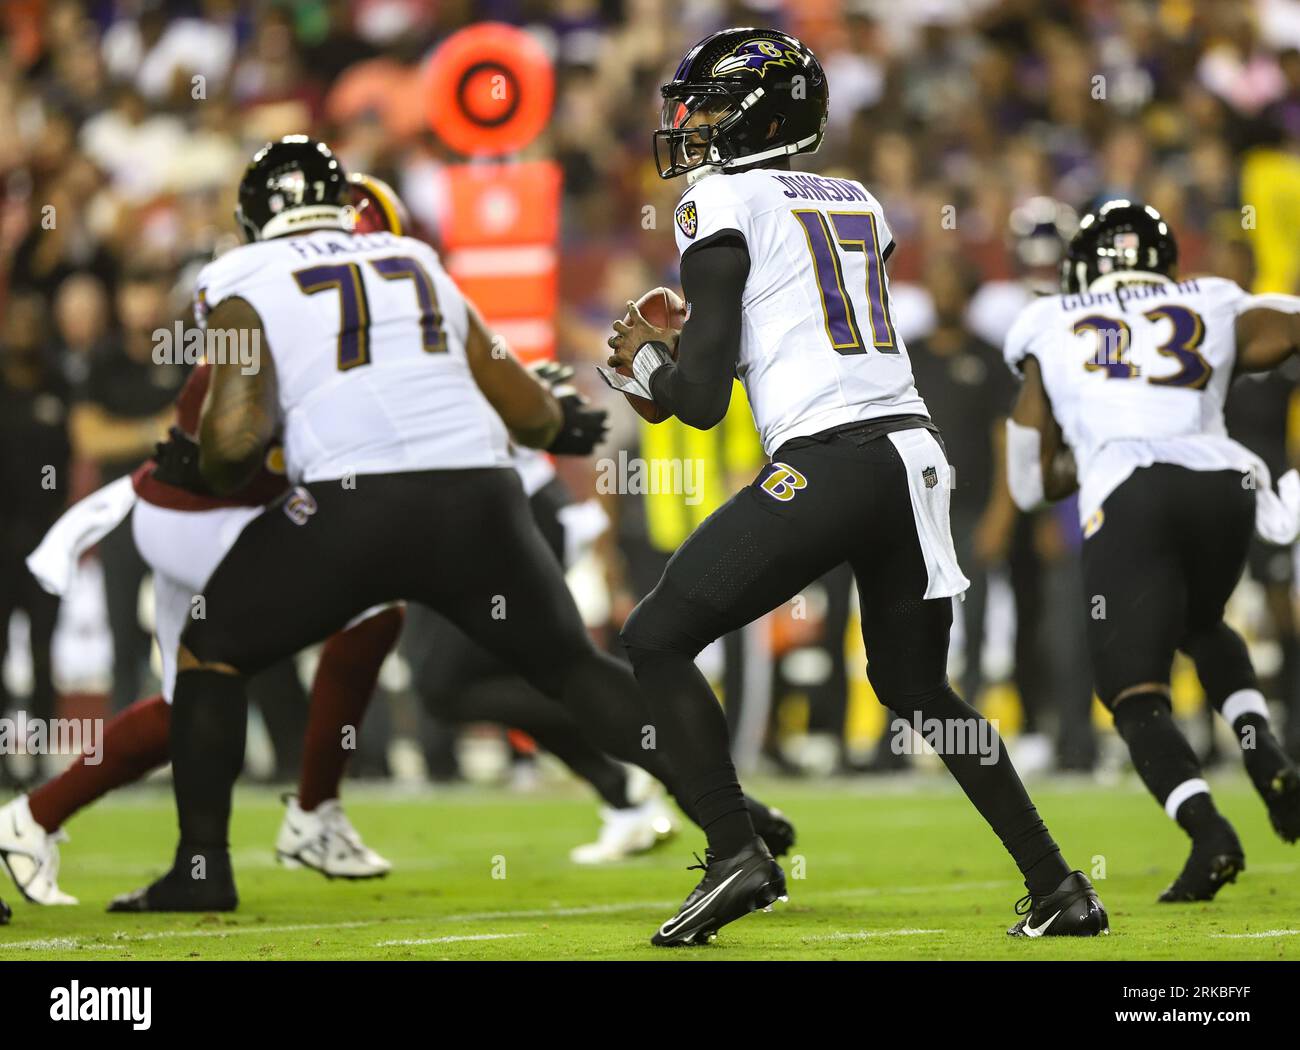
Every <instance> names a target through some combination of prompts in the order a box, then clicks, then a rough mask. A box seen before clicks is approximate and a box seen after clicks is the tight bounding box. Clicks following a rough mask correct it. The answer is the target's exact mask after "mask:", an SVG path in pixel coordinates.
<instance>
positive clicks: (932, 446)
mask: <svg viewBox="0 0 1300 1050" xmlns="http://www.w3.org/2000/svg"><path fill="white" fill-rule="evenodd" d="M888 437H889V440H890V441H892V442H893V443H894V448H896V449H898V454H899V456H901V457H902V460H903V465H904V466H905V467H906V469H907V490H908V493H909V495H910V496H911V497H912V516H913V517H914V518H915V519H916V536H917V539H919V540H920V541H921V553H922V554H923V555H924V556H925V569H926V572H927V574H928V575H929V583H928V584H927V586H926V588H925V597H926V598H950V597H952V596H954V595H957V594H962V593H964V592H965V590H966V588H968V587H969V586H970V580H968V579H966V577H965V575H964V574H963V573H962V571H961V566H960V565H958V564H957V552H956V550H954V549H953V544H952V527H951V525H950V524H949V522H948V504H949V501H950V500H951V498H952V467H951V466H949V465H948V458H947V457H946V456H945V455H944V454H943V447H942V446H941V445H940V444H939V442H938V441H936V440H935V437H934V434H932V433H931V432H930V431H929V430H926V429H925V428H923V427H917V428H915V429H912V430H895V431H894V432H893V433H892V434H890V435H888Z"/></svg>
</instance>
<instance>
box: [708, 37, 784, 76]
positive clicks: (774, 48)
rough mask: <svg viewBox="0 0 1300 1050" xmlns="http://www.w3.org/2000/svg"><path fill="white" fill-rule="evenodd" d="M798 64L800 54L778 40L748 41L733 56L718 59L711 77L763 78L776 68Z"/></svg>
mask: <svg viewBox="0 0 1300 1050" xmlns="http://www.w3.org/2000/svg"><path fill="white" fill-rule="evenodd" d="M798 62H799V52H798V51H795V50H794V49H793V48H791V47H787V46H786V45H784V44H782V43H780V42H778V41H776V40H746V41H745V42H744V43H743V44H739V45H737V47H736V49H735V50H734V51H732V52H731V54H729V55H723V56H722V57H721V58H720V59H718V61H717V62H715V63H714V64H713V69H712V70H711V71H710V75H711V76H715V77H725V76H735V75H736V74H739V73H745V72H749V73H757V74H758V75H759V76H760V77H762V76H765V75H766V74H767V71H768V70H769V69H771V68H772V67H774V66H795V65H797V64H798Z"/></svg>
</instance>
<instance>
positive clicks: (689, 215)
mask: <svg viewBox="0 0 1300 1050" xmlns="http://www.w3.org/2000/svg"><path fill="white" fill-rule="evenodd" d="M676 218H677V225H678V227H680V228H681V231H682V233H684V234H686V236H687V237H690V238H692V239H694V237H695V235H696V233H698V232H699V229H700V215H699V212H697V211H696V210H695V202H694V201H683V202H682V203H681V204H679V205H678V206H677V216H676Z"/></svg>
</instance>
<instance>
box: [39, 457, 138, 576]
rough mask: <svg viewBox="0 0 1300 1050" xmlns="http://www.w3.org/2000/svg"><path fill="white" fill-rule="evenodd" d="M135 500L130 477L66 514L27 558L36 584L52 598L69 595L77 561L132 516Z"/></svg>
mask: <svg viewBox="0 0 1300 1050" xmlns="http://www.w3.org/2000/svg"><path fill="white" fill-rule="evenodd" d="M135 500H136V495H135V487H134V486H133V485H132V484H131V476H130V475H129V474H128V475H127V476H125V477H121V478H118V479H117V480H116V481H113V482H110V483H109V484H107V485H105V486H104V487H103V488H102V489H99V490H97V491H95V492H92V493H91V494H90V495H89V496H87V497H86V498H85V499H83V500H79V501H78V502H76V503H74V504H73V505H72V506H71V507H69V508H68V509H67V510H65V511H64V512H63V515H62V516H61V517H60V518H59V520H58V521H56V522H55V523H54V524H53V525H51V526H50V531H49V532H47V533H46V534H45V538H44V539H43V540H41V542H40V545H39V546H38V547H37V548H36V549H35V550H34V551H32V553H31V554H29V555H28V556H27V568H28V569H30V570H31V573H32V575H33V576H35V577H36V582H37V583H39V584H40V585H41V586H42V587H43V588H45V590H47V591H49V592H50V593H51V594H57V595H59V596H62V595H64V594H66V593H67V590H68V587H69V586H70V585H71V583H72V577H73V574H74V573H75V572H76V571H77V561H78V560H79V559H80V558H81V556H82V555H83V554H85V553H86V551H88V550H90V548H91V547H93V546H94V545H95V544H96V543H98V542H99V541H100V540H102V539H103V538H104V537H105V536H107V535H108V534H109V533H110V532H112V531H113V530H114V529H115V528H116V527H117V526H118V525H119V524H120V523H121V522H122V521H123V520H124V519H125V518H126V516H127V515H128V514H130V513H131V508H132V507H134V506H135Z"/></svg>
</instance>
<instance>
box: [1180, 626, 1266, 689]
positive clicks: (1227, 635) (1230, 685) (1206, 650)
mask: <svg viewBox="0 0 1300 1050" xmlns="http://www.w3.org/2000/svg"><path fill="white" fill-rule="evenodd" d="M1180 648H1181V649H1182V650H1183V652H1185V653H1186V654H1187V655H1188V656H1190V657H1191V658H1192V662H1193V663H1195V664H1196V674H1197V677H1199V678H1200V680H1201V688H1203V689H1204V690H1205V695H1206V698H1207V699H1208V700H1209V702H1210V705H1211V706H1212V707H1214V708H1216V709H1217V708H1219V707H1221V706H1222V705H1223V702H1224V700H1226V699H1227V698H1228V697H1229V696H1231V695H1232V694H1233V693H1236V692H1240V691H1241V690H1243V689H1255V688H1257V685H1256V680H1255V668H1254V666H1253V665H1252V664H1251V662H1250V652H1249V651H1248V650H1247V648H1246V642H1245V639H1243V638H1242V637H1241V635H1239V634H1238V633H1237V632H1236V631H1234V630H1233V629H1232V628H1231V627H1229V626H1228V625H1227V624H1226V623H1224V622H1223V621H1222V620H1220V621H1219V622H1218V623H1215V624H1213V625H1211V626H1210V627H1206V628H1202V629H1201V630H1199V631H1194V632H1192V633H1191V634H1189V635H1188V636H1187V638H1186V639H1185V640H1184V641H1183V644H1182V646H1181V647H1180Z"/></svg>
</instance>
